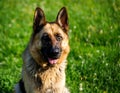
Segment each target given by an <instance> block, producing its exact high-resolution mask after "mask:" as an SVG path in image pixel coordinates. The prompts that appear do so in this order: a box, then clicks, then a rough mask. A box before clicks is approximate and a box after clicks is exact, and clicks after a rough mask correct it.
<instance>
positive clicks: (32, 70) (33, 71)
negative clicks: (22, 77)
mask: <svg viewBox="0 0 120 93" xmlns="http://www.w3.org/2000/svg"><path fill="white" fill-rule="evenodd" d="M22 58H23V62H24V63H23V66H25V68H26V71H27V72H28V73H29V75H30V76H32V77H33V78H36V77H37V74H39V73H41V72H44V71H46V70H48V69H54V68H55V67H58V68H59V70H60V71H64V70H65V67H66V60H65V61H64V62H62V63H60V64H55V65H54V66H50V65H48V66H46V67H42V66H41V65H39V64H38V63H37V62H35V60H34V59H33V57H32V56H31V54H30V52H29V50H28V47H27V48H26V50H25V51H24V53H23V56H22Z"/></svg>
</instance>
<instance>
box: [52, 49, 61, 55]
mask: <svg viewBox="0 0 120 93" xmlns="http://www.w3.org/2000/svg"><path fill="white" fill-rule="evenodd" d="M50 52H51V54H52V55H57V54H59V52H60V49H59V48H58V47H55V48H52V49H51V51H50Z"/></svg>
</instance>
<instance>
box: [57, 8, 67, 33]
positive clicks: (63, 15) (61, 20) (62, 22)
mask: <svg viewBox="0 0 120 93" xmlns="http://www.w3.org/2000/svg"><path fill="white" fill-rule="evenodd" d="M56 22H57V24H58V25H59V26H60V27H61V28H62V29H63V30H64V31H65V33H68V29H69V26H68V14H67V10H66V8H65V7H63V8H61V9H60V11H59V12H58V15H57V19H56Z"/></svg>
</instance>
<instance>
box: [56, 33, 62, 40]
mask: <svg viewBox="0 0 120 93" xmlns="http://www.w3.org/2000/svg"><path fill="white" fill-rule="evenodd" d="M55 37H56V40H57V41H61V40H62V39H63V38H62V36H61V35H59V34H56V35H55Z"/></svg>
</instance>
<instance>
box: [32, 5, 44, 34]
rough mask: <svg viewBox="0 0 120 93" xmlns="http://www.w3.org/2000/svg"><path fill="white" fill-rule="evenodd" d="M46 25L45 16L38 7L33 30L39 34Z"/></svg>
mask: <svg viewBox="0 0 120 93" xmlns="http://www.w3.org/2000/svg"><path fill="white" fill-rule="evenodd" d="M45 24H46V20H45V15H44V12H43V10H42V9H41V8H39V7H37V8H36V10H35V13H34V19H33V29H34V31H35V32H38V31H39V30H40V29H41V28H42V27H43V26H44V25H45Z"/></svg>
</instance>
